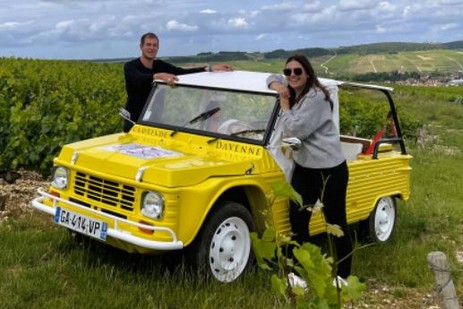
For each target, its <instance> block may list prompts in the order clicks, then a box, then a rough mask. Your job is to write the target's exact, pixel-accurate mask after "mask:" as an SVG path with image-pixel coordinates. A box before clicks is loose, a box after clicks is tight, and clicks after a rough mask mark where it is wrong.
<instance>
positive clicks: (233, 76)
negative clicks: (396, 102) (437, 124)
mask: <svg viewBox="0 0 463 309" xmlns="http://www.w3.org/2000/svg"><path fill="white" fill-rule="evenodd" d="M272 74H275V73H265V72H251V71H231V72H225V71H221V72H200V73H192V74H185V75H179V76H178V81H177V84H178V85H191V86H198V87H207V88H220V89H227V90H239V91H250V92H259V93H269V94H275V93H276V91H274V90H271V89H269V88H268V87H267V83H266V80H267V78H268V77H269V76H270V75H272ZM319 80H320V82H321V83H322V84H324V85H326V86H342V85H346V86H354V87H361V88H370V89H382V90H387V91H392V88H389V87H382V86H376V85H367V84H358V83H349V82H342V81H338V80H334V79H327V78H319ZM158 82H163V81H161V80H159V81H158Z"/></svg>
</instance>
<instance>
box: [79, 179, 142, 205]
mask: <svg viewBox="0 0 463 309" xmlns="http://www.w3.org/2000/svg"><path fill="white" fill-rule="evenodd" d="M74 192H75V194H77V195H80V196H82V197H85V198H87V199H89V200H93V201H97V202H99V203H103V204H104V205H107V206H112V207H116V208H117V207H119V208H121V209H124V210H128V211H132V210H133V207H134V205H133V204H134V202H135V188H134V187H132V186H127V185H124V184H120V183H117V182H114V181H110V180H106V179H103V178H100V177H95V176H92V175H88V174H84V173H80V172H78V173H77V174H76V179H75V183H74Z"/></svg>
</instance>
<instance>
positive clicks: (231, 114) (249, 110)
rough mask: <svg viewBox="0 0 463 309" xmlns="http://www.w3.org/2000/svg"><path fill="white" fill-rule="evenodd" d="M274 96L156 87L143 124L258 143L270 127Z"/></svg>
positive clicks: (265, 136)
mask: <svg viewBox="0 0 463 309" xmlns="http://www.w3.org/2000/svg"><path fill="white" fill-rule="evenodd" d="M276 108H277V104H276V97H275V96H274V95H269V94H260V93H246V92H237V91H225V90H217V89H205V88H196V87H191V86H188V87H187V86H176V87H170V86H167V85H163V84H158V85H157V86H156V89H155V91H154V92H153V93H152V96H151V98H150V100H149V102H148V104H147V106H146V107H145V110H144V112H143V114H142V117H141V120H142V123H143V124H146V125H152V126H160V127H164V128H168V129H171V130H173V132H172V134H171V136H174V135H175V134H176V133H177V132H182V131H183V132H190V133H194V134H202V135H207V136H211V137H212V138H225V139H233V140H246V141H247V142H251V143H257V144H261V143H263V142H264V141H265V139H266V138H267V135H268V133H267V132H268V131H269V128H270V126H272V125H273V122H272V118H273V117H272V115H273V114H274V113H275V112H276Z"/></svg>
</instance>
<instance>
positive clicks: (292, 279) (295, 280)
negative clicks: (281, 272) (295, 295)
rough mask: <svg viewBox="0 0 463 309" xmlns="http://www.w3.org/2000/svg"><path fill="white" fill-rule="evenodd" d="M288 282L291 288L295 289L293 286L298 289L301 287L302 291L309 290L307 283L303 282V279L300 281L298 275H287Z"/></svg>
mask: <svg viewBox="0 0 463 309" xmlns="http://www.w3.org/2000/svg"><path fill="white" fill-rule="evenodd" d="M288 281H289V285H290V286H291V287H295V286H298V287H301V288H303V289H304V290H306V291H307V290H308V289H309V288H308V287H307V282H305V280H304V279H302V278H301V277H299V276H298V275H296V274H295V273H289V274H288Z"/></svg>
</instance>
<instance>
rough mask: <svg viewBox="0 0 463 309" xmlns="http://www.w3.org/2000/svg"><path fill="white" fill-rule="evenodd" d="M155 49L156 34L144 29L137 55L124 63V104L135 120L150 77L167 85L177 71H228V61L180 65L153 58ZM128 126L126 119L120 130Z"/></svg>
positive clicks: (127, 128) (156, 43)
mask: <svg viewBox="0 0 463 309" xmlns="http://www.w3.org/2000/svg"><path fill="white" fill-rule="evenodd" d="M158 50H159V38H158V37H157V35H156V34H154V33H151V32H148V33H145V34H143V35H142V37H141V40H140V51H141V56H140V57H138V58H137V59H134V60H131V61H129V62H127V63H126V64H125V65H124V76H125V89H126V91H127V104H126V107H125V108H126V109H127V111H129V112H130V115H131V119H132V120H137V119H138V118H139V117H140V114H141V111H142V109H143V105H144V104H145V101H146V100H147V98H148V96H149V94H150V91H151V84H152V82H153V80H154V79H160V80H163V81H165V82H166V83H167V84H169V85H174V84H175V82H176V81H177V80H178V78H177V75H182V74H188V73H196V72H207V71H232V68H231V66H229V65H228V64H215V65H212V66H211V65H207V66H202V67H196V68H190V69H184V68H181V67H177V66H174V65H172V64H170V63H167V62H165V61H162V60H160V59H156V55H157V53H158ZM132 126H133V124H132V123H131V122H130V121H127V120H125V122H124V132H128V131H130V129H131V128H132Z"/></svg>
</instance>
